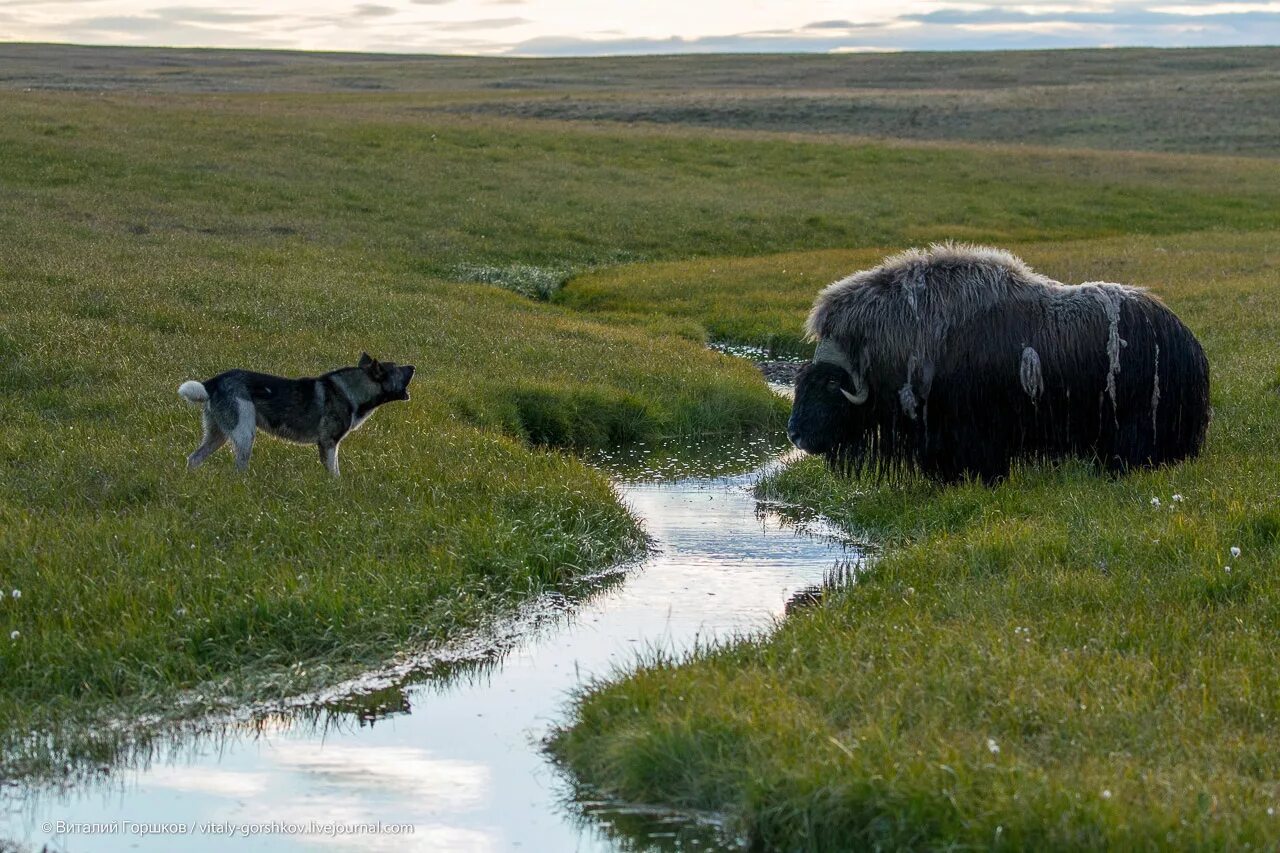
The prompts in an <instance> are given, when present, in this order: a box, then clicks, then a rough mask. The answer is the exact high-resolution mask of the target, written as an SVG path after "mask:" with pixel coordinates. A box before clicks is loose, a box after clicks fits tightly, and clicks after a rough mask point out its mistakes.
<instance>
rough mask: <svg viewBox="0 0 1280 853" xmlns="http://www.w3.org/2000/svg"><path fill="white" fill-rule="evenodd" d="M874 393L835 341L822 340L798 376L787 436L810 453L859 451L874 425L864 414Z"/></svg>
mask: <svg viewBox="0 0 1280 853" xmlns="http://www.w3.org/2000/svg"><path fill="white" fill-rule="evenodd" d="M870 396H871V392H870V389H869V388H868V387H867V382H866V379H865V378H864V377H863V376H862V374H861V373H860V372H859V371H858V370H857V369H856V368H855V367H854V366H853V363H852V362H851V361H850V359H849V356H848V355H846V354H845V353H844V352H843V351H842V350H841V349H840V348H839V347H838V346H837V345H836V344H835V343H833V342H831V341H821V342H820V343H819V344H818V349H817V351H816V352H815V353H814V357H813V362H812V363H810V364H808V365H805V367H804V368H803V369H802V370H801V371H800V373H799V375H797V376H796V388H795V402H794V403H793V404H792V406H791V420H790V421H788V422H787V437H788V438H790V439H791V443H792V444H794V445H795V446H796V447H798V448H800V449H801V450H803V451H805V452H806V453H814V454H818V455H827V456H834V455H838V454H840V453H843V452H848V451H856V450H857V447H858V445H859V441H858V437H859V436H860V435H861V434H862V433H863V432H865V430H866V429H867V428H868V427H870V425H871V421H870V419H869V417H868V418H864V417H860V414H861V413H862V412H863V411H864V410H865V407H866V404H867V400H868V399H869V398H870Z"/></svg>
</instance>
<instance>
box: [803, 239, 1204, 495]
mask: <svg viewBox="0 0 1280 853" xmlns="http://www.w3.org/2000/svg"><path fill="white" fill-rule="evenodd" d="M807 331H808V333H809V336H810V337H811V338H812V339H814V340H817V341H818V348H817V353H816V354H815V356H814V361H813V363H812V364H809V365H807V366H806V367H805V368H804V370H802V371H801V373H800V375H799V377H798V378H797V380H796V395H795V405H794V407H793V408H792V412H791V422H790V424H789V426H788V433H789V435H790V436H791V440H792V442H793V443H794V444H795V445H796V446H797V447H799V448H801V449H802V450H806V451H808V452H810V453H816V454H823V455H825V456H826V457H827V458H828V459H829V460H830V461H831V462H832V464H833V465H835V466H837V467H839V468H842V469H853V470H855V471H860V470H862V469H863V468H864V467H869V468H871V469H872V470H874V471H876V472H877V473H892V472H896V471H900V470H904V469H907V470H919V471H921V472H923V473H924V474H925V475H927V476H929V477H932V478H934V479H938V480H943V481H954V480H958V479H961V478H963V477H966V476H978V477H981V478H982V479H983V480H985V481H987V482H992V481H994V480H998V479H1000V478H1002V477H1004V476H1006V475H1008V473H1009V467H1010V464H1011V463H1012V462H1013V460H1015V459H1031V460H1035V459H1061V458H1065V457H1082V458H1085V459H1093V460H1096V461H1097V462H1098V463H1099V464H1101V465H1102V466H1104V467H1105V468H1106V469H1108V470H1110V471H1114V472H1122V471H1125V470H1127V469H1128V468H1130V467H1134V466H1150V465H1161V464H1164V463H1168V462H1176V461H1179V460H1181V459H1186V458H1188V457H1191V456H1195V455H1196V454H1197V453H1198V452H1199V451H1200V447H1201V445H1202V444H1203V443H1204V435H1205V429H1206V428H1207V427H1208V424H1209V364H1208V362H1207V361H1206V360H1205V356H1204V351H1203V350H1202V349H1201V348H1200V343H1199V342H1198V341H1197V340H1196V339H1195V336H1194V335H1192V334H1191V332H1190V330H1189V329H1187V327H1186V326H1184V325H1183V324H1182V322H1181V321H1180V320H1179V319H1178V318H1177V317H1176V316H1175V315H1174V314H1173V312H1172V311H1170V310H1169V309H1168V308H1166V307H1165V306H1164V304H1163V303H1161V302H1160V301H1159V300H1158V299H1156V298H1155V297H1154V296H1152V295H1150V294H1149V293H1147V292H1146V291H1145V290H1142V289H1140V288H1135V287H1126V286H1124V285H1119V284H1103V283H1097V282H1094V283H1089V284H1081V285H1074V286H1069V285H1064V284H1060V283H1059V282H1056V281H1053V280H1051V279H1049V278H1046V277H1045V276H1042V275H1039V274H1038V273H1036V272H1034V271H1032V270H1031V269H1030V268H1029V267H1027V265H1026V264H1024V263H1023V262H1022V261H1021V260H1019V259H1018V258H1016V257H1014V256H1013V255H1011V254H1009V253H1008V252H1003V251H1000V250H997V249H987V248H981V247H974V246H957V245H950V244H948V245H935V246H932V247H931V248H930V249H929V250H928V251H920V250H912V251H908V252H904V253H902V254H900V255H896V256H894V257H891V258H889V259H888V260H886V261H885V263H884V264H882V265H881V266H878V267H876V268H875V269H871V270H866V271H864V272H859V273H856V274H854V275H852V276H850V277H849V278H846V279H844V280H843V281H838V282H836V283H835V284H832V285H831V286H829V287H827V288H826V289H825V290H823V291H822V293H821V294H819V296H818V299H817V302H816V303H815V304H814V308H813V312H812V313H811V314H810V315H809V322H808V327H807Z"/></svg>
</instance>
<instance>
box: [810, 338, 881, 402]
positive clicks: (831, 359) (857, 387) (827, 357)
mask: <svg viewBox="0 0 1280 853" xmlns="http://www.w3.org/2000/svg"><path fill="white" fill-rule="evenodd" d="M813 360H814V362H815V363H816V362H823V361H824V362H826V363H827V364H834V365H836V366H837V367H842V368H844V371H845V372H846V373H848V374H849V378H851V379H852V380H853V393H852V394H850V393H849V392H848V391H846V390H844V389H843V388H841V389H840V393H841V394H843V395H844V396H845V399H847V400H848V401H849V402H850V403H853V404H854V405H855V406H861V405H862V404H863V403H865V402H867V397H869V396H871V390H870V389H869V388H868V387H867V381H866V380H865V379H863V378H862V374H860V373H859V372H858V371H856V370H854V369H853V362H851V361H849V356H848V355H846V354H845V353H844V351H843V350H841V349H840V347H839V345H838V344H836V343H835V341H831V340H822V341H818V349H817V350H816V351H815V352H814V354H813Z"/></svg>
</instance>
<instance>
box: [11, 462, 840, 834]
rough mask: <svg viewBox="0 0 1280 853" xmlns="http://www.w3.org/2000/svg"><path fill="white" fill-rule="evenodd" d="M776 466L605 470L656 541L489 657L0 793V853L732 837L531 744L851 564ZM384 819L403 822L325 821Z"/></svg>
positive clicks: (751, 626)
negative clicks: (17, 852) (792, 494)
mask: <svg viewBox="0 0 1280 853" xmlns="http://www.w3.org/2000/svg"><path fill="white" fill-rule="evenodd" d="M603 462H604V464H606V465H608V464H609V461H608V460H603ZM777 462H778V460H777V458H776V457H774V458H773V459H770V460H769V461H768V462H766V463H765V464H764V465H763V466H761V465H760V464H759V460H758V459H757V460H756V461H755V462H754V463H753V462H748V463H746V465H749V466H751V467H750V470H745V471H744V470H741V469H742V467H743V463H739V470H738V472H737V473H732V472H730V473H727V474H725V473H718V474H717V475H715V476H707V475H705V474H703V475H701V476H686V477H684V478H683V479H678V480H675V481H668V482H654V481H653V480H654V478H655V477H660V476H661V472H658V473H656V474H655V472H654V471H653V470H652V469H650V470H648V471H643V470H642V471H636V470H635V468H634V466H633V465H626V464H621V465H615V466H614V470H615V474H616V475H617V476H619V478H620V480H619V490H620V492H621V493H622V496H623V498H624V499H625V500H626V501H627V503H628V504H629V505H630V506H631V507H632V509H633V511H634V512H635V514H636V515H637V516H638V517H639V518H640V519H642V521H643V523H644V526H645V529H646V530H647V532H648V534H649V535H650V536H651V537H652V539H653V540H654V551H653V553H652V554H651V555H650V556H649V557H648V558H647V559H646V560H645V561H644V562H643V563H642V564H640V565H638V566H636V567H634V568H632V569H631V570H629V571H627V572H626V573H625V574H624V575H622V576H621V578H619V579H618V580H616V581H614V582H611V583H605V584H604V585H603V587H602V588H600V589H598V590H597V591H595V592H593V593H592V594H590V595H587V596H585V597H583V598H582V599H580V600H576V601H570V600H568V599H565V598H564V597H562V596H560V597H557V596H548V597H545V598H544V599H543V600H542V601H541V602H539V603H538V604H536V605H535V606H533V607H531V608H530V609H529V610H528V612H527V613H526V615H525V617H524V618H523V619H521V620H518V621H517V623H515V624H516V625H517V628H515V629H512V630H511V631H510V634H511V636H510V638H509V640H508V641H505V642H504V643H502V644H501V648H500V649H499V650H497V653H494V652H493V650H491V652H490V654H489V655H488V656H487V657H488V661H487V663H484V664H477V665H472V666H463V667H458V666H454V667H451V668H450V671H449V673H448V675H447V676H445V677H439V676H437V677H432V678H426V679H421V678H417V679H415V678H412V677H410V678H409V679H407V680H402V681H401V682H400V683H392V684H389V685H386V686H384V687H382V688H381V689H378V690H374V691H372V692H371V691H369V690H368V689H364V690H362V691H361V695H360V696H359V697H357V698H350V699H347V700H343V701H329V702H327V703H326V704H325V706H324V712H323V713H321V714H319V715H317V713H315V712H314V707H313V712H312V713H310V714H301V713H300V714H293V715H289V714H278V715H275V716H272V717H270V718H268V719H266V720H259V721H257V723H256V725H252V726H250V725H238V726H237V725H233V726H229V727H227V728H225V729H223V730H222V731H220V732H218V733H217V734H216V736H209V735H204V736H199V737H192V738H189V739H187V741H185V742H184V743H182V744H180V747H179V748H177V749H172V750H169V751H167V752H166V753H165V754H163V755H157V756H153V757H151V758H150V759H148V760H147V761H145V762H139V764H140V766H136V767H133V768H121V769H117V770H113V771H112V772H111V774H110V775H109V776H107V777H106V778H105V779H104V780H103V781H101V782H100V783H94V784H87V785H80V786H76V787H73V788H72V789H70V790H68V791H62V792H49V791H24V790H23V789H21V788H17V789H8V790H7V791H6V790H4V789H0V850H5V849H7V848H6V847H5V844H4V840H5V839H10V840H13V841H17V842H18V843H19V844H23V845H27V846H29V847H30V848H32V849H33V850H41V849H42V848H43V847H46V846H47V849H49V850H54V851H104V850H107V851H110V850H174V849H181V850H184V851H188V850H210V851H212V850H224V849H236V850H242V849H243V850H315V849H328V850H396V851H404V850H427V851H499V850H521V851H555V853H562V851H574V850H577V851H586V850H618V849H628V850H635V849H693V850H705V849H731V848H732V847H733V846H734V845H733V843H732V839H727V838H725V837H723V836H722V835H721V834H719V833H718V832H717V831H715V827H714V825H713V823H711V824H709V823H707V822H702V823H697V822H691V821H689V820H687V819H676V818H675V817H674V816H672V817H664V816H663V815H660V814H651V813H646V812H644V811H643V810H634V809H626V808H617V807H614V806H611V805H610V804H601V803H589V802H583V801H580V800H575V799H574V795H573V790H572V785H571V783H570V782H569V781H568V780H567V779H565V778H564V776H563V775H562V774H561V773H560V772H559V771H557V770H556V769H555V768H554V767H553V766H551V765H550V764H549V763H548V762H547V759H546V757H545V755H544V754H543V752H542V751H541V747H540V742H541V741H542V739H543V737H544V736H545V735H546V733H547V731H548V729H549V728H550V727H551V726H552V725H553V724H554V723H555V722H557V721H559V720H562V719H564V715H565V712H566V708H567V706H568V702H569V697H570V695H571V693H572V692H573V690H574V689H575V687H577V686H578V685H581V684H582V683H584V681H586V680H587V679H588V678H590V677H591V676H602V675H608V674H609V673H611V672H614V671H615V670H617V669H619V668H626V667H630V666H633V665H634V663H635V661H636V659H637V656H638V655H641V654H644V653H648V652H652V651H654V650H658V649H661V650H663V651H665V652H670V653H677V654H678V653H680V652H682V651H685V650H687V649H689V648H690V647H691V646H692V645H693V644H695V643H705V642H707V641H709V640H711V639H713V638H727V637H731V636H734V635H740V634H744V633H750V632H757V631H760V630H763V629H767V628H769V626H770V625H771V624H772V623H773V620H775V619H777V618H778V617H780V616H781V615H782V614H783V612H784V608H785V606H786V604H787V602H788V600H789V599H790V598H791V597H792V596H795V595H796V594H797V593H800V596H799V599H803V598H804V597H805V595H806V593H805V590H806V589H810V588H812V587H814V586H821V585H822V584H823V583H824V582H827V583H829V582H831V579H832V578H833V577H843V576H845V575H846V573H847V572H848V571H850V570H851V567H853V566H855V565H856V564H857V563H858V561H859V560H860V559H861V555H860V554H859V553H858V552H856V551H855V550H853V549H852V548H851V547H849V546H848V545H846V544H844V543H843V542H842V541H841V540H840V538H839V537H838V536H837V535H835V533H834V531H832V530H829V529H827V528H825V526H823V525H822V523H821V522H820V521H815V522H812V523H805V524H800V525H798V526H797V524H795V523H793V522H790V521H787V520H784V519H783V518H782V517H781V516H780V515H779V514H778V513H777V512H775V511H773V510H772V509H770V508H769V507H766V506H762V505H760V504H758V503H757V501H756V500H755V499H754V498H753V497H752V494H751V486H752V485H753V483H754V482H755V481H756V479H757V478H758V477H759V475H760V473H761V472H762V471H763V470H766V469H767V468H768V466H770V465H775V464H777ZM665 470H666V471H668V472H669V471H670V470H671V469H670V468H669V467H668V468H667V469H665ZM677 470H683V469H677ZM628 477H629V478H630V479H629V480H628V479H622V478H628ZM810 594H811V593H810ZM799 599H798V600H799ZM529 614H534V615H533V616H530V615H529ZM317 716H319V718H320V719H317ZM58 822H63V823H64V825H65V824H66V823H70V822H78V823H81V824H87V823H100V824H104V825H106V829H107V830H109V831H107V832H102V831H99V832H96V833H94V834H89V833H87V832H84V831H78V830H77V831H72V832H67V831H62V832H59V831H58V830H59V827H58V825H57V824H58ZM122 822H124V823H122ZM375 822H381V823H383V824H397V825H404V824H408V825H411V828H412V831H411V833H409V832H384V833H382V834H362V835H352V834H338V833H337V830H336V827H334V826H331V825H343V826H344V827H350V826H351V825H354V824H371V823H375ZM202 823H224V824H227V826H226V827H220V828H219V829H220V831H221V832H223V833H224V834H221V835H219V834H213V833H211V832H208V831H205V832H203V833H202V832H200V831H198V827H199V825H200V824H202ZM273 823H274V824H275V825H274V826H272V824H273ZM131 824H137V825H131ZM162 824H168V825H169V826H167V827H166V826H160V825H162ZM64 828H65V827H64ZM180 829H185V833H184V834H175V830H180ZM166 830H168V831H166ZM250 833H253V834H250ZM20 849H21V848H20Z"/></svg>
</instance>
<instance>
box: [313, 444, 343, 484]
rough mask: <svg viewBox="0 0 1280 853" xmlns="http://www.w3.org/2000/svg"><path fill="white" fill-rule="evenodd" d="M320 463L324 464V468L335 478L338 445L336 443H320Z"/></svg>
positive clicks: (336, 474) (336, 473)
mask: <svg viewBox="0 0 1280 853" xmlns="http://www.w3.org/2000/svg"><path fill="white" fill-rule="evenodd" d="M318 447H319V448H320V461H321V462H323V463H324V467H326V468H328V469H329V473H330V474H332V475H333V476H335V477H337V476H339V475H338V445H337V443H336V442H335V443H332V444H330V443H328V442H324V441H322V442H320V444H319V445H318Z"/></svg>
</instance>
